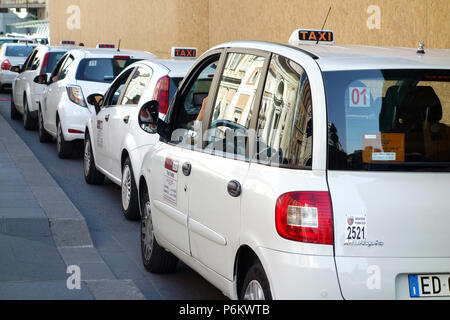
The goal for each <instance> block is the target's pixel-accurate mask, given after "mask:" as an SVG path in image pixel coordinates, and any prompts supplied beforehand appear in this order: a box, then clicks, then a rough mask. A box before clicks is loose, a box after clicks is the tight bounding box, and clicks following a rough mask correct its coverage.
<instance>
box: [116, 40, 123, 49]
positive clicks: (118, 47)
mask: <svg viewBox="0 0 450 320" xmlns="http://www.w3.org/2000/svg"><path fill="white" fill-rule="evenodd" d="M121 41H122V40H120V39H119V45H118V46H117V52H120V42H121Z"/></svg>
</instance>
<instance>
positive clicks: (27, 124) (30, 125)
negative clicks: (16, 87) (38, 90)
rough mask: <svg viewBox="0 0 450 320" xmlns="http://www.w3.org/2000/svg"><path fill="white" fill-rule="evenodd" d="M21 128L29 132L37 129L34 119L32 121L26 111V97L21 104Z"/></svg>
mask: <svg viewBox="0 0 450 320" xmlns="http://www.w3.org/2000/svg"><path fill="white" fill-rule="evenodd" d="M23 127H24V128H25V130H29V131H31V130H36V129H37V121H36V119H33V117H32V116H31V114H30V110H29V109H28V99H27V97H26V96H25V99H24V102H23Z"/></svg>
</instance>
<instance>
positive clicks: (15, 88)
mask: <svg viewBox="0 0 450 320" xmlns="http://www.w3.org/2000/svg"><path fill="white" fill-rule="evenodd" d="M71 49H73V48H71V47H68V46H54V47H53V46H52V47H51V46H47V45H39V46H37V47H36V48H35V49H34V50H33V52H31V53H30V55H29V56H28V59H27V60H26V61H25V63H24V65H23V66H22V67H13V68H11V71H14V72H17V73H16V78H15V79H14V81H13V82H12V95H11V117H13V118H14V119H16V118H20V116H21V115H22V117H23V126H24V127H25V129H27V130H32V129H36V128H37V113H38V109H39V101H40V100H41V96H42V93H43V92H44V90H45V85H43V84H38V83H36V82H34V78H36V76H38V75H40V74H47V76H50V74H51V73H52V71H53V69H54V68H55V66H56V64H57V63H58V61H59V60H60V59H61V58H62V57H63V56H64V54H65V53H66V52H67V51H69V50H71Z"/></svg>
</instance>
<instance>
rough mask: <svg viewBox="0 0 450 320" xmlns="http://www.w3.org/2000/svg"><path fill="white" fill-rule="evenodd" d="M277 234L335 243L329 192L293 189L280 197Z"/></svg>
mask: <svg viewBox="0 0 450 320" xmlns="http://www.w3.org/2000/svg"><path fill="white" fill-rule="evenodd" d="M275 223H276V227H277V231H278V234H279V235H280V236H281V237H283V238H285V239H288V240H293V241H299V242H306V243H315V244H324V245H332V244H333V243H334V241H333V212H332V209H331V200H330V194H329V193H328V192H319V191H318V192H291V193H286V194H284V195H282V196H281V197H279V198H278V200H277V204H276V210H275Z"/></svg>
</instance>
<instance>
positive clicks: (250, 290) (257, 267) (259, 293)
mask: <svg viewBox="0 0 450 320" xmlns="http://www.w3.org/2000/svg"><path fill="white" fill-rule="evenodd" d="M240 299H241V300H272V294H271V292H270V285H269V280H267V276H266V273H265V272H264V268H263V266H262V265H261V263H260V262H259V261H257V262H255V263H254V264H253V265H252V266H251V267H250V269H249V270H248V272H247V274H246V276H245V278H244V285H243V286H242V290H241V295H240Z"/></svg>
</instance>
